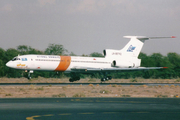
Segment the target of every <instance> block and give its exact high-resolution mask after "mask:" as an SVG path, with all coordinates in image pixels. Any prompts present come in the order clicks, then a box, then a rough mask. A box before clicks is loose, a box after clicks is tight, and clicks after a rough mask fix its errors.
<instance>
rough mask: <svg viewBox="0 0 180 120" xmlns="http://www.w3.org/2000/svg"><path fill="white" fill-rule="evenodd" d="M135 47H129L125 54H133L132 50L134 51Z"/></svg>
mask: <svg viewBox="0 0 180 120" xmlns="http://www.w3.org/2000/svg"><path fill="white" fill-rule="evenodd" d="M135 48H136V47H134V46H132V45H130V46H129V48H128V49H127V52H133V50H135Z"/></svg>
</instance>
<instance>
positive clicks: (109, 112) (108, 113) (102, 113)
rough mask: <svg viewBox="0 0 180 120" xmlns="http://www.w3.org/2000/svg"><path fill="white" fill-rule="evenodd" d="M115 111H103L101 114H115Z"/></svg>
mask: <svg viewBox="0 0 180 120" xmlns="http://www.w3.org/2000/svg"><path fill="white" fill-rule="evenodd" d="M115 113H118V112H103V113H102V114H115Z"/></svg>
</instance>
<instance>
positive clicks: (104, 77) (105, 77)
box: [101, 72, 112, 82]
mask: <svg viewBox="0 0 180 120" xmlns="http://www.w3.org/2000/svg"><path fill="white" fill-rule="evenodd" d="M107 74H108V73H107V72H105V73H104V72H102V73H101V76H102V78H101V82H105V81H108V80H111V79H112V77H111V76H107Z"/></svg>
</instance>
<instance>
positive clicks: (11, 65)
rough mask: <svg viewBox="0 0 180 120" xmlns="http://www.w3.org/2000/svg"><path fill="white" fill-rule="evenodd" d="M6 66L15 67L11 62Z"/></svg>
mask: <svg viewBox="0 0 180 120" xmlns="http://www.w3.org/2000/svg"><path fill="white" fill-rule="evenodd" d="M6 66H7V67H11V68H13V67H14V65H13V63H12V62H11V61H9V62H7V63H6Z"/></svg>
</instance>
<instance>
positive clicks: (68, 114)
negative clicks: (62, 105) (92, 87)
mask: <svg viewBox="0 0 180 120" xmlns="http://www.w3.org/2000/svg"><path fill="white" fill-rule="evenodd" d="M58 115H72V114H71V113H62V114H58Z"/></svg>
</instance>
